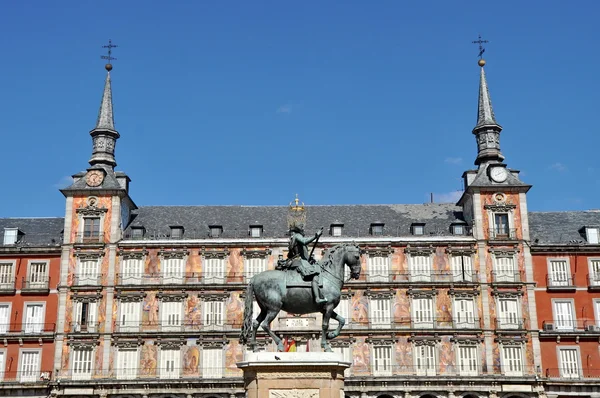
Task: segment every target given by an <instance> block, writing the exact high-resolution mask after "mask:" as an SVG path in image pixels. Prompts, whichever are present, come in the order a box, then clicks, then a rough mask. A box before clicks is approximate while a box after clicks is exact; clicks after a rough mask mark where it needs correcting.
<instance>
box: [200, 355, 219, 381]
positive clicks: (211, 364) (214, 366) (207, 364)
mask: <svg viewBox="0 0 600 398" xmlns="http://www.w3.org/2000/svg"><path fill="white" fill-rule="evenodd" d="M202 376H203V377H204V378H211V379H216V378H221V377H223V350H222V349H220V348H203V349H202Z"/></svg>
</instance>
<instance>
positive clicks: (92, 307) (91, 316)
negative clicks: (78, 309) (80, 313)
mask: <svg viewBox="0 0 600 398" xmlns="http://www.w3.org/2000/svg"><path fill="white" fill-rule="evenodd" d="M97 304H98V303H96V302H95V301H92V302H90V303H89V304H88V314H87V329H88V331H90V332H92V333H93V332H96V314H97V312H98V310H97Z"/></svg>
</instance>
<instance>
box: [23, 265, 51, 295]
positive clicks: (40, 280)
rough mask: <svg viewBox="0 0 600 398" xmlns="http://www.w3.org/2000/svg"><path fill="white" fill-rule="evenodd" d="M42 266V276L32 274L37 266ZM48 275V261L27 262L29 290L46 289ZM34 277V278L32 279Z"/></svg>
mask: <svg viewBox="0 0 600 398" xmlns="http://www.w3.org/2000/svg"><path fill="white" fill-rule="evenodd" d="M41 264H44V272H43V274H42V275H38V274H37V273H34V271H36V270H35V268H36V266H37V265H41ZM49 273H50V261H49V260H29V261H28V262H27V282H28V283H29V286H28V287H29V288H30V289H35V288H47V287H48V281H49V279H48V275H49ZM34 275H35V277H34Z"/></svg>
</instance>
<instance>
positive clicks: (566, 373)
mask: <svg viewBox="0 0 600 398" xmlns="http://www.w3.org/2000/svg"><path fill="white" fill-rule="evenodd" d="M563 351H574V352H575V354H574V358H572V359H573V360H574V361H572V362H571V363H570V364H569V363H567V364H564V363H563ZM556 358H558V365H559V366H558V367H559V374H560V377H561V378H563V379H579V378H581V377H582V376H583V374H582V370H583V368H582V367H581V353H580V351H579V347H577V346H574V345H566V346H556Z"/></svg>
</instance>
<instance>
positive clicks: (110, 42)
mask: <svg viewBox="0 0 600 398" xmlns="http://www.w3.org/2000/svg"><path fill="white" fill-rule="evenodd" d="M116 47H119V46H117V45H116V44H112V40H111V39H108V45H107V46H102V48H108V55H102V56H100V58H102V59H105V60H107V61H108V63H107V64H106V66H105V68H106V70H107V71H110V70H111V69H112V65H111V63H110V61H112V60H116V58H114V57H112V56H111V54H112V49H113V48H116Z"/></svg>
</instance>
